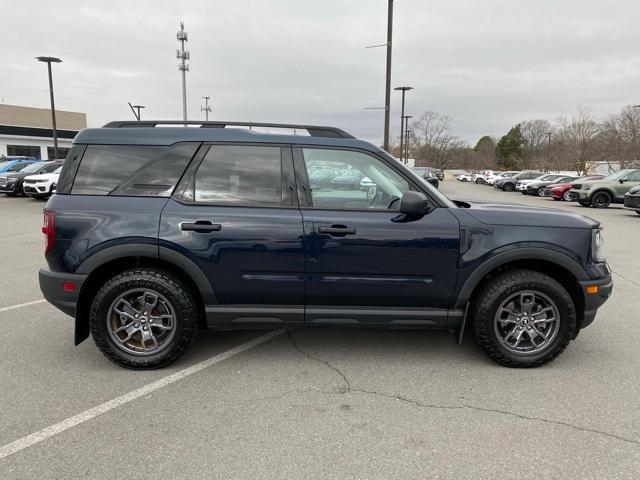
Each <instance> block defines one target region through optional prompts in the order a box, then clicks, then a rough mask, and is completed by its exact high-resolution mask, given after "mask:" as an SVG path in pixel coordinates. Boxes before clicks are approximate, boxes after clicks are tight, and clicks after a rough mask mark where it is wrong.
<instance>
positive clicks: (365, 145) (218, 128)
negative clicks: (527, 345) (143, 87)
mask: <svg viewBox="0 0 640 480" xmlns="http://www.w3.org/2000/svg"><path fill="white" fill-rule="evenodd" d="M188 123H189V124H190V125H191V124H195V125H198V126H199V128H193V127H187V128H185V127H184V126H169V125H180V124H182V122H181V121H174V122H160V121H158V122H156V121H146V122H140V123H138V122H111V123H108V124H107V125H105V126H104V127H102V128H86V129H84V130H81V131H80V132H79V133H78V135H77V136H76V137H75V139H74V143H82V144H101V145H172V144H174V143H178V142H250V143H277V144H282V143H285V144H299V145H326V146H339V147H352V148H361V149H364V150H370V151H378V150H379V148H378V147H376V146H374V145H372V144H370V143H369V142H365V141H363V140H358V139H356V138H353V137H352V136H351V135H349V134H348V133H346V132H344V131H342V130H340V129H337V128H333V127H319V126H304V125H288V124H255V123H251V122H249V123H240V122H188ZM165 124H166V125H167V126H162V127H157V126H156V125H165ZM240 125H258V126H267V127H275V128H287V129H301V130H307V129H308V131H309V133H310V135H292V134H282V133H262V132H258V131H255V130H253V131H252V130H248V129H246V128H225V126H240Z"/></svg>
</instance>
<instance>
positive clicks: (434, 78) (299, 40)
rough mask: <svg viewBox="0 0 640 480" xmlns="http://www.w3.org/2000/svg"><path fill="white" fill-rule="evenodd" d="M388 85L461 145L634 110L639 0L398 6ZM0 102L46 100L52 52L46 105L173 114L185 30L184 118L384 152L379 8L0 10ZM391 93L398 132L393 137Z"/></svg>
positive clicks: (410, 2)
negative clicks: (337, 130) (335, 130)
mask: <svg viewBox="0 0 640 480" xmlns="http://www.w3.org/2000/svg"><path fill="white" fill-rule="evenodd" d="M395 3H396V8H395V23H394V28H395V32H394V33H395V35H394V51H393V84H394V86H395V85H400V84H410V85H412V86H414V87H415V90H414V91H412V92H410V93H409V94H408V97H407V100H408V112H409V113H411V114H413V115H419V114H421V113H423V112H425V111H427V110H433V111H437V112H439V113H441V114H446V115H450V116H452V117H453V119H454V128H455V130H456V132H457V133H458V134H459V135H461V136H462V137H463V138H464V139H466V140H467V141H469V142H470V143H475V141H476V140H477V139H478V138H479V137H480V136H481V135H484V134H492V135H501V134H503V133H504V132H506V131H507V130H508V128H509V127H510V126H512V125H513V124H515V123H517V122H518V121H521V120H524V119H528V118H536V117H541V118H547V119H550V120H553V119H555V118H556V117H558V116H561V115H571V114H573V113H574V112H575V111H576V107H577V106H578V105H585V106H589V107H590V108H591V110H592V111H593V112H594V113H596V114H599V115H605V114H607V113H610V112H614V111H616V110H618V109H619V108H620V107H621V106H622V105H626V104H629V103H640V91H639V88H638V86H639V83H640V78H639V77H640V53H638V45H639V44H640V41H639V40H640V32H639V31H638V28H637V24H636V23H637V22H636V19H637V18H638V17H639V16H640V3H638V2H637V1H609V2H603V1H601V0H584V1H569V0H539V1H533V0H529V1H525V0H521V1H517V2H516V1H512V0H502V1H498V0H484V1H482V2H479V1H472V0H467V1H461V0H448V1H447V2H436V1H420V0H396V2H395ZM0 11H1V12H3V18H4V19H5V21H4V22H3V28H2V37H3V40H4V45H5V48H4V49H3V53H4V55H3V60H4V61H3V65H2V67H1V68H0V96H1V97H4V100H5V102H6V103H11V104H20V105H28V106H42V107H46V106H47V105H48V97H47V94H46V91H45V90H46V88H47V84H46V73H45V67H44V65H42V64H40V63H38V62H36V61H35V60H33V57H35V56H36V55H56V56H59V57H61V58H62V59H63V60H64V63H62V64H60V65H56V66H55V67H54V68H55V77H54V81H55V89H56V102H57V106H58V107H59V108H61V109H68V110H76V111H84V112H86V113H87V115H88V121H89V123H90V125H93V126H95V125H101V124H103V123H105V122H107V121H110V120H114V119H123V118H125V119H126V118H130V117H131V113H130V112H129V110H128V106H127V101H129V100H131V101H135V102H138V103H142V104H145V105H147V110H146V111H144V114H143V115H144V116H145V117H146V118H179V117H180V115H181V103H180V102H181V96H180V76H179V72H178V70H177V60H176V59H175V49H176V46H177V42H176V40H175V31H176V30H177V27H178V21H179V20H183V21H184V22H185V25H186V29H187V31H188V32H189V36H190V37H189V38H190V41H189V49H190V50H191V57H192V61H191V71H190V72H189V73H188V74H187V75H188V99H189V116H190V118H193V119H197V118H202V117H203V116H202V114H201V112H200V104H201V99H200V97H201V96H202V95H211V97H212V101H213V104H214V112H213V118H218V119H225V120H256V121H286V122H296V123H298V122H299V123H305V122H309V123H322V124H330V125H336V126H340V127H342V128H344V129H346V130H348V131H351V132H353V133H354V134H356V135H358V136H360V137H362V138H366V139H369V140H371V141H374V142H376V143H380V141H381V136H382V124H383V122H382V111H380V110H364V109H363V108H364V107H366V106H381V105H382V104H383V102H384V61H385V51H384V49H383V48H380V49H365V48H364V46H365V45H371V44H377V43H383V42H384V41H385V34H386V2H385V1H384V0H376V1H373V0H361V1H355V0H352V1H349V0H325V1H321V0H318V1H309V0H307V1H301V0H273V1H264V0H263V1H249V0H237V1H235V2H222V1H211V0H209V1H205V0H192V1H184V0H183V1H181V2H175V1H157V0H154V1H140V0H139V1H135V2H133V1H123V0H113V1H110V2H96V1H70V0H58V1H56V2H42V1H32V0H23V1H21V2H15V1H11V0H0ZM398 110H399V96H398V95H397V94H395V95H394V97H393V105H392V112H394V122H393V124H392V128H393V130H392V131H393V132H396V131H397V130H398V129H399V122H398V114H397V113H396V112H398Z"/></svg>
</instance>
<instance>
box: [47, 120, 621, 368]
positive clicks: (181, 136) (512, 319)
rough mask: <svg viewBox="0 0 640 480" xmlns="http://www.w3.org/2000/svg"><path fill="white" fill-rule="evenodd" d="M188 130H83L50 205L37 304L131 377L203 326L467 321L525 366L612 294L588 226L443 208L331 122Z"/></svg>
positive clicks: (486, 208) (495, 210) (500, 209)
mask: <svg viewBox="0 0 640 480" xmlns="http://www.w3.org/2000/svg"><path fill="white" fill-rule="evenodd" d="M183 123H184V122H112V123H110V124H107V125H105V127H104V128H97V129H86V130H82V131H81V132H80V133H79V134H78V135H77V136H76V138H75V141H74V146H73V148H72V149H71V151H70V152H69V155H68V157H67V160H66V162H65V165H64V168H63V170H62V173H61V175H60V179H59V181H58V188H57V194H56V195H54V196H53V197H52V198H51V199H50V200H49V201H48V203H47V204H46V207H45V211H44V226H43V233H44V234H45V236H46V250H45V255H46V260H47V264H48V267H49V268H48V269H45V270H41V271H40V286H41V289H42V291H43V293H44V296H45V297H46V298H47V300H48V301H50V302H51V303H52V304H53V305H55V306H56V307H58V308H59V309H61V310H62V311H63V312H65V313H67V314H69V315H72V316H74V317H75V342H76V344H79V343H80V342H82V341H83V340H84V339H86V338H87V337H88V336H89V334H91V335H92V336H93V338H94V340H95V342H96V344H97V345H98V347H99V348H100V350H102V352H103V353H104V354H105V355H106V356H107V357H108V358H109V359H110V360H112V361H114V362H116V363H118V364H120V365H122V366H125V367H130V368H157V367H161V366H163V365H167V364H168V363H170V362H172V361H173V360H175V359H176V358H178V356H180V354H181V353H182V352H184V350H185V349H186V348H187V347H188V346H189V344H190V343H191V342H192V341H193V340H194V338H195V336H196V334H197V332H198V331H199V330H200V329H201V328H203V327H206V328H209V329H218V330H228V329H241V328H251V329H255V328H278V327H301V326H316V325H319V326H327V325H336V326H357V327H385V328H440V329H447V330H450V331H453V332H457V334H458V338H459V339H460V338H462V333H463V331H464V328H465V324H467V325H470V326H471V327H472V328H473V330H474V332H475V335H476V338H477V339H478V341H479V343H480V345H481V346H482V348H484V350H485V351H486V352H487V353H488V354H489V355H490V356H491V357H492V358H493V359H495V360H496V361H498V362H500V363H502V364H504V365H508V366H513V367H532V366H538V365H542V364H544V363H545V362H548V361H550V360H552V359H553V358H555V357H556V356H557V355H558V354H559V353H560V352H562V350H564V348H565V347H566V346H567V344H568V343H569V342H570V341H571V340H572V339H575V338H576V336H577V335H578V332H579V331H580V329H581V328H584V327H586V326H587V325H589V324H590V323H591V322H592V321H593V319H594V317H595V315H596V311H597V309H598V308H599V307H600V306H601V305H602V304H603V303H604V302H605V300H606V299H607V298H608V297H609V295H610V293H611V290H612V279H611V274H610V271H609V268H608V266H607V263H606V261H605V259H604V257H603V254H602V246H601V245H602V243H601V228H600V225H599V224H598V223H597V222H596V221H594V220H591V219H589V218H587V217H584V216H581V215H576V214H568V213H563V212H559V211H554V210H550V209H544V208H531V207H516V206H506V205H490V204H469V203H466V202H461V201H451V200H449V199H448V198H446V197H445V196H444V195H442V194H440V193H439V192H438V191H437V190H436V189H435V188H433V187H432V186H430V185H429V183H428V182H426V181H425V180H424V179H422V178H421V177H420V176H419V175H416V174H414V173H412V172H411V171H410V170H408V169H407V168H405V167H404V166H403V165H401V164H400V163H399V162H397V161H396V160H395V159H394V158H392V157H390V156H389V155H388V154H387V153H385V152H384V151H382V150H380V149H379V148H377V147H375V146H373V145H371V144H369V143H367V142H363V141H361V140H357V139H355V138H353V137H352V136H351V135H349V134H347V133H346V132H344V131H342V130H339V129H336V128H330V127H316V126H300V125H279V124H238V123H232V122H205V123H200V122H197V124H194V125H190V127H191V128H185V127H187V125H182V124H183ZM189 123H192V122H189ZM170 125H173V126H170ZM196 126H197V127H199V128H194V127H196ZM241 126H242V127H247V126H249V127H250V128H249V129H247V128H237V127H241ZM160 127H162V128H160ZM260 129H267V130H270V133H267V132H265V131H264V130H263V131H262V132H261V131H260ZM274 130H277V131H279V133H274ZM352 173H353V176H354V177H356V176H357V177H358V178H367V179H368V181H367V182H366V184H365V186H364V187H363V186H362V184H361V183H358V182H354V183H353V184H348V185H342V184H341V185H340V186H339V188H338V187H336V185H335V182H332V181H331V179H333V178H343V177H345V176H347V175H350V174H352ZM312 177H313V178H320V177H322V178H326V179H327V181H325V182H321V183H318V184H315V185H313V187H311V186H310V184H309V178H312Z"/></svg>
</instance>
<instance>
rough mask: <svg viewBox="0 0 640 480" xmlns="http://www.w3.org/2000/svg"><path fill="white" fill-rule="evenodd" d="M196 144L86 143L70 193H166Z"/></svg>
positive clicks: (155, 194)
mask: <svg viewBox="0 0 640 480" xmlns="http://www.w3.org/2000/svg"><path fill="white" fill-rule="evenodd" d="M198 146H199V144H198V143H180V144H176V145H172V146H144V145H88V146H87V147H86V150H85V152H84V155H83V156H82V160H81V161H80V165H79V166H78V169H77V173H76V174H75V179H74V180H73V186H72V188H71V194H76V195H122V196H158V197H168V196H170V195H171V193H172V192H173V189H174V188H175V186H176V184H177V183H178V180H179V179H180V177H181V176H182V173H183V172H184V170H185V168H186V167H187V165H188V163H189V161H190V160H191V158H192V157H193V155H194V153H195V152H196V150H197V149H198Z"/></svg>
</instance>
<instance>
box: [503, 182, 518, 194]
mask: <svg viewBox="0 0 640 480" xmlns="http://www.w3.org/2000/svg"><path fill="white" fill-rule="evenodd" d="M515 188H516V186H515V185H514V184H513V183H505V184H504V185H503V186H502V190H504V191H505V192H513V191H514V190H515Z"/></svg>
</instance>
